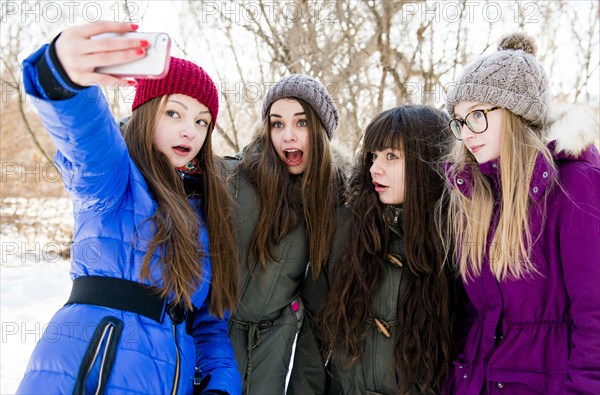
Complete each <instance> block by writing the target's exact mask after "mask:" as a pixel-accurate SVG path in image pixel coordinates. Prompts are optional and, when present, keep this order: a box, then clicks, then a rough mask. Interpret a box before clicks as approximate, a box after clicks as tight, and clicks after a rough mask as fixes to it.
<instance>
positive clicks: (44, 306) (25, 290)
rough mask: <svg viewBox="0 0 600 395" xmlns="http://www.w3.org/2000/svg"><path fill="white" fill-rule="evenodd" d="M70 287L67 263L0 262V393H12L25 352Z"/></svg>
mask: <svg viewBox="0 0 600 395" xmlns="http://www.w3.org/2000/svg"><path fill="white" fill-rule="evenodd" d="M70 291H71V279H70V277H69V264H68V262H66V261H64V260H61V261H59V262H55V263H33V264H31V263H26V264H20V265H11V266H5V265H2V266H0V311H1V313H0V317H1V321H2V328H1V337H2V340H1V343H0V394H14V393H15V391H16V390H17V387H18V385H19V382H20V381H21V378H22V376H23V372H24V371H25V367H26V365H27V361H28V360H29V356H30V355H31V352H32V351H33V348H34V347H35V344H36V343H37V341H38V340H39V339H40V338H41V336H42V334H43V331H44V327H45V326H46V325H47V324H48V322H49V321H50V319H51V318H52V315H53V314H54V312H55V311H56V310H58V309H59V308H60V307H61V306H62V305H63V304H64V303H65V302H66V301H67V298H68V296H69V292H70Z"/></svg>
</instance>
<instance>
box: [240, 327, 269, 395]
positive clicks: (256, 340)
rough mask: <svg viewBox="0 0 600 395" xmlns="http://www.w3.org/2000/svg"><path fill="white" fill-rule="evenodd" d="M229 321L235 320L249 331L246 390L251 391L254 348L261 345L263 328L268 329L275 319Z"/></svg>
mask: <svg viewBox="0 0 600 395" xmlns="http://www.w3.org/2000/svg"><path fill="white" fill-rule="evenodd" d="M229 321H231V322H233V323H234V324H236V325H239V326H241V327H242V328H244V329H245V330H246V331H247V332H248V339H247V342H248V346H247V348H246V351H247V352H248V357H247V359H248V366H247V367H246V383H247V387H246V392H248V393H249V392H250V374H251V373H252V350H254V349H255V348H256V347H258V346H260V341H261V339H260V331H261V330H263V329H268V328H270V327H272V326H273V321H271V320H262V321H259V322H246V321H240V320H236V319H235V318H230V319H229Z"/></svg>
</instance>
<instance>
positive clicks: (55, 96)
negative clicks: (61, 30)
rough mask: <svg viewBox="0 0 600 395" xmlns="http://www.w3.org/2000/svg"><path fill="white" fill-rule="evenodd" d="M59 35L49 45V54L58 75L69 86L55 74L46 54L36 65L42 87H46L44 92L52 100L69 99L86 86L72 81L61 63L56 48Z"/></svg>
mask: <svg viewBox="0 0 600 395" xmlns="http://www.w3.org/2000/svg"><path fill="white" fill-rule="evenodd" d="M58 37H60V34H59V35H58V36H56V37H55V38H54V40H52V43H51V44H50V46H49V47H48V56H49V57H50V62H51V63H52V66H54V69H55V70H56V73H57V74H58V77H59V78H60V79H62V81H64V84H65V85H66V86H67V87H65V86H63V85H62V84H61V83H60V82H59V80H58V78H57V77H56V76H55V75H54V73H53V72H52V67H51V65H50V64H48V60H47V59H46V56H45V55H44V56H42V57H41V58H40V60H39V61H38V63H37V65H36V68H37V71H38V75H39V81H40V84H41V85H42V88H43V89H44V92H45V93H46V95H47V96H48V98H49V99H51V100H64V99H69V98H71V97H73V96H75V94H76V93H77V91H80V90H82V89H84V88H85V87H84V86H81V85H78V84H76V83H74V82H73V81H71V79H70V78H69V76H68V75H67V73H66V71H65V69H64V68H63V67H62V65H61V64H60V61H59V60H58V56H57V55H56V48H55V43H56V40H57V39H58Z"/></svg>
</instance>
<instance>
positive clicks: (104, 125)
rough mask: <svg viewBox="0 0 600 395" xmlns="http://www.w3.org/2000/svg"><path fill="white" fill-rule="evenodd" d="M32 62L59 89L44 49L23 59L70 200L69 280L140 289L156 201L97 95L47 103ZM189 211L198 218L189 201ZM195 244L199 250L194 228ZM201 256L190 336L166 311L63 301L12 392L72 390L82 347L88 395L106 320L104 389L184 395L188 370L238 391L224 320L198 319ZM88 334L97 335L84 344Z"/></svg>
mask: <svg viewBox="0 0 600 395" xmlns="http://www.w3.org/2000/svg"><path fill="white" fill-rule="evenodd" d="M42 56H46V60H47V61H48V62H49V64H50V68H51V69H52V71H53V72H54V73H55V77H56V78H57V80H58V81H59V82H61V84H62V81H61V79H60V77H59V76H58V73H56V70H55V68H54V67H53V65H52V64H51V59H50V57H49V55H48V51H47V46H44V47H42V48H41V49H39V50H38V51H36V52H35V53H34V54H32V55H31V56H30V57H29V58H27V59H26V60H25V62H24V65H23V72H24V82H25V89H26V91H27V93H28V94H29V95H31V96H30V97H31V98H32V99H33V103H34V104H35V106H36V107H37V110H38V112H39V114H40V117H41V119H42V120H43V122H44V125H45V127H46V129H47V130H48V131H49V133H50V135H51V136H52V138H53V140H54V143H55V144H56V146H57V148H58V152H57V154H56V158H55V161H56V164H57V166H58V168H59V169H60V171H61V173H62V176H63V180H64V184H65V188H66V189H67V190H68V191H69V192H70V194H71V196H72V198H73V215H74V218H75V226H74V232H73V244H72V248H71V256H72V260H71V262H72V263H71V277H72V278H73V279H75V278H78V277H81V276H92V275H93V276H108V277H116V278H120V279H125V280H132V281H136V282H142V283H144V282H145V283H146V284H149V282H148V281H142V280H141V279H140V268H141V266H142V262H143V259H144V255H145V252H146V250H147V245H148V242H149V241H150V240H151V239H152V227H153V225H152V224H151V222H149V221H146V220H147V219H148V218H149V217H151V216H152V214H153V213H154V212H155V210H156V208H157V205H156V202H155V201H154V200H153V199H152V196H151V195H150V193H149V191H148V187H147V185H146V182H145V180H144V178H143V177H142V175H141V173H140V171H139V170H138V169H137V167H136V165H135V164H134V163H133V161H132V160H131V158H130V156H129V153H128V151H127V147H126V145H125V142H124V140H123V137H122V135H121V133H120V131H119V129H118V128H117V125H116V123H115V121H114V119H113V117H112V116H111V113H110V111H109V108H108V105H107V102H106V99H105V97H104V95H103V94H102V92H101V90H100V89H99V88H98V87H96V86H93V87H89V88H86V89H83V90H81V91H79V92H78V93H77V94H76V95H75V96H74V97H73V98H71V99H66V100H58V101H52V100H48V97H47V96H46V94H45V93H44V91H43V89H42V87H41V85H40V82H39V76H38V73H37V70H36V67H35V65H36V63H37V61H38V60H39V59H40V58H41V57H42ZM64 86H65V87H66V85H64ZM65 89H68V88H65ZM192 204H193V205H195V206H196V208H198V210H197V212H198V213H201V209H200V208H201V204H200V202H199V199H195V200H192ZM199 219H200V220H201V216H200V214H199ZM144 221H146V222H144ZM136 231H137V232H136ZM200 238H201V242H202V245H203V246H205V247H206V246H208V235H207V233H206V229H205V227H204V226H202V229H201V236H200ZM205 256H206V258H205V259H204V262H203V281H202V284H201V286H200V287H199V288H198V290H197V291H196V292H195V293H194V295H193V297H192V302H193V303H194V306H195V307H196V308H197V309H198V314H197V315H196V319H195V320H194V322H193V325H192V328H191V330H190V332H191V333H192V335H189V334H188V333H187V332H186V323H185V322H183V323H181V324H179V325H174V324H173V322H172V321H171V319H170V318H169V316H168V315H167V314H165V315H164V319H163V321H162V323H160V322H158V321H155V320H152V319H150V318H147V317H145V316H142V315H138V314H135V313H131V312H127V311H122V310H116V309H111V308H105V307H100V306H95V305H83V304H70V305H67V306H65V307H63V308H61V309H60V310H59V311H58V312H57V313H56V314H55V315H54V317H53V318H52V321H51V322H50V323H49V324H48V325H47V329H46V331H45V332H44V335H43V337H42V339H41V341H40V342H39V344H38V345H37V347H36V348H35V351H34V352H33V355H32V356H31V360H30V361H29V365H28V367H27V371H26V373H25V377H24V378H23V381H22V382H21V385H20V387H19V390H18V392H19V393H27V394H33V393H46V394H47V393H55V394H58V393H72V392H73V391H74V384H75V380H76V377H77V375H78V373H79V369H80V366H81V365H82V360H83V358H84V354H85V353H86V351H87V349H88V347H89V346H90V344H92V345H93V347H94V349H97V350H98V351H99V352H98V354H97V355H92V356H93V357H94V358H93V359H92V360H91V361H89V360H88V361H86V365H89V366H90V371H89V373H88V376H87V381H86V391H85V392H86V393H88V392H90V393H93V392H95V389H96V387H97V386H98V384H99V383H98V378H99V377H100V374H101V370H102V365H104V364H106V363H107V362H109V360H110V359H111V358H112V357H111V355H110V352H105V351H106V350H110V347H111V344H112V343H114V342H113V340H114V325H107V326H106V328H105V329H106V330H105V331H104V332H103V331H102V330H100V331H98V330H97V329H98V326H99V325H100V323H101V321H102V320H103V319H105V317H107V316H110V317H114V318H113V319H111V320H112V321H115V319H116V320H117V321H118V320H120V321H122V323H123V326H122V332H121V336H120V338H119V339H118V342H117V343H116V354H115V355H114V361H113V362H114V365H113V366H112V371H111V374H110V376H109V378H108V381H107V382H106V387H105V392H107V393H128V394H169V393H174V392H175V390H176V393H178V394H189V393H192V392H193V379H194V372H195V368H196V367H197V368H198V369H199V370H200V372H201V377H202V378H205V380H204V381H205V382H208V384H207V386H206V388H205V391H216V390H218V391H224V392H227V393H230V394H238V393H241V382H240V374H239V371H238V369H237V364H236V362H235V359H234V356H233V349H232V347H231V343H230V341H229V338H228V336H227V321H226V320H221V319H217V318H216V317H214V316H212V315H210V314H209V313H208V306H209V288H210V278H211V270H210V260H209V258H208V253H207V251H205ZM159 266H160V265H158V264H154V265H153V266H152V268H153V270H154V271H153V273H152V274H153V278H154V279H156V280H160V278H161V274H160V267H159ZM159 284H160V282H159ZM102 325H104V324H102ZM95 332H96V333H97V334H98V335H100V338H98V339H92V337H93V335H94V333H95ZM209 375H210V376H209Z"/></svg>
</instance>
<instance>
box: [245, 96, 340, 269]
mask: <svg viewBox="0 0 600 395" xmlns="http://www.w3.org/2000/svg"><path fill="white" fill-rule="evenodd" d="M293 99H294V100H297V101H298V102H299V103H300V105H301V106H302V108H303V109H304V112H305V114H306V120H307V122H308V127H309V130H310V154H309V158H308V165H307V166H306V169H305V170H304V173H303V174H301V175H298V176H295V175H290V174H289V173H288V171H287V168H286V167H285V165H284V163H283V162H282V161H281V159H280V158H279V156H277V153H276V152H275V148H274V147H273V144H272V142H271V122H270V120H269V117H268V116H267V118H266V120H265V122H264V124H263V127H262V128H261V130H260V131H259V133H257V134H256V135H255V136H254V137H253V139H252V141H251V142H250V144H249V146H248V148H247V149H246V152H245V154H244V157H243V159H242V167H243V169H244V171H245V172H246V173H247V174H248V177H249V179H250V181H251V182H252V183H253V184H254V186H255V187H256V189H257V192H258V195H259V198H260V214H259V218H258V223H257V225H256V228H255V230H254V234H253V235H252V240H251V242H250V248H249V252H251V253H254V254H255V255H256V257H257V259H258V261H259V262H260V264H261V266H262V267H265V265H266V263H267V261H274V262H277V261H278V259H279V257H277V256H275V254H274V252H273V250H272V245H273V244H275V245H276V244H278V243H279V242H280V241H281V239H282V238H283V237H284V236H285V235H287V234H288V233H289V232H291V231H292V230H293V229H294V228H295V227H296V226H297V225H298V224H299V223H300V220H301V219H302V218H303V219H304V221H305V223H306V229H307V233H308V240H309V242H308V243H309V252H310V261H311V265H312V270H313V275H314V276H316V275H318V273H319V272H320V270H321V267H322V266H323V265H324V264H325V262H326V260H327V258H328V256H329V249H330V245H331V240H332V238H333V232H334V230H335V224H336V214H335V213H336V212H337V208H338V206H339V204H340V198H341V194H340V189H341V188H342V185H343V177H342V173H341V171H340V170H338V168H337V167H336V166H335V165H334V163H333V160H332V155H331V150H330V145H329V140H328V139H327V134H326V133H325V128H324V126H323V124H322V123H321V121H320V119H319V117H318V116H317V114H316V112H315V111H314V110H313V108H312V107H311V106H310V105H309V104H308V103H306V102H305V101H303V100H301V99H296V98H293ZM269 111H270V110H269ZM299 196H300V197H301V199H299V198H298V197H299Z"/></svg>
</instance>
